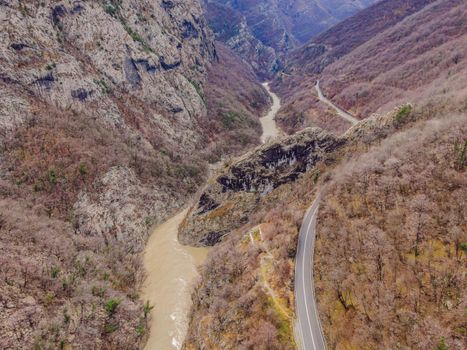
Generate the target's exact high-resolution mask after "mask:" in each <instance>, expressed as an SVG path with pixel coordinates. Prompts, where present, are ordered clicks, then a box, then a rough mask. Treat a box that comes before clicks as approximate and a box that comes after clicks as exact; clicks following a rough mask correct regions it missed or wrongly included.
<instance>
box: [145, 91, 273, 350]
mask: <svg viewBox="0 0 467 350" xmlns="http://www.w3.org/2000/svg"><path fill="white" fill-rule="evenodd" d="M263 86H264V88H265V89H266V91H267V92H268V94H269V96H270V100H271V108H270V110H269V111H268V112H267V113H266V115H264V116H263V117H261V118H260V121H261V125H262V134H261V138H260V139H261V141H262V142H263V143H264V142H267V141H272V140H274V139H275V138H277V137H278V136H279V135H280V134H281V131H280V130H279V128H278V127H277V126H276V123H275V119H274V118H275V115H276V113H277V111H278V110H279V109H280V106H281V104H280V99H279V97H278V96H277V95H276V94H274V93H273V92H272V91H271V90H270V88H269V85H268V83H263ZM218 166H221V165H218ZM214 171H215V170H214ZM187 213H188V210H183V211H182V212H180V213H179V214H177V215H175V216H174V217H172V218H170V219H169V220H167V221H166V222H164V223H163V224H161V225H158V226H157V227H156V228H155V229H154V231H153V232H152V234H151V236H150V238H149V240H148V243H147V245H146V248H145V251H144V255H143V259H144V268H145V272H146V278H145V282H144V284H143V288H142V291H141V299H142V301H143V302H144V303H147V302H149V305H150V306H153V308H152V310H151V318H150V333H149V339H148V342H147V344H146V348H145V349H147V350H150V349H157V350H180V349H181V347H182V344H183V340H184V338H185V334H186V332H187V328H188V323H189V315H188V314H189V312H190V308H191V299H190V294H191V292H192V286H193V282H194V280H195V279H196V278H197V276H198V273H197V266H199V265H200V264H202V263H203V262H204V261H205V259H206V256H207V254H208V251H209V248H203V247H199V248H193V247H190V246H186V245H182V244H180V242H179V241H178V230H179V226H180V224H181V223H182V221H183V220H184V219H185V217H186V215H187Z"/></svg>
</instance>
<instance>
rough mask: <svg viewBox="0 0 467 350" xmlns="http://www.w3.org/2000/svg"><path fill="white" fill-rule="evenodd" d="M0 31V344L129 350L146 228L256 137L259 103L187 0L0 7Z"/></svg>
mask: <svg viewBox="0 0 467 350" xmlns="http://www.w3.org/2000/svg"><path fill="white" fill-rule="evenodd" d="M0 22H1V23H2V32H1V34H0V37H1V40H0V61H1V62H2V65H1V67H0V95H1V98H0V237H1V238H0V250H1V251H2V254H1V257H0V260H1V266H0V278H1V280H2V282H3V281H4V282H5V283H2V284H1V285H0V347H1V348H2V349H3V348H11V349H16V348H41V349H51V348H68V347H73V348H86V349H92V348H99V349H137V348H141V347H142V345H143V344H144V341H145V336H146V334H147V331H148V330H147V322H146V318H145V313H144V308H143V303H142V302H141V301H140V300H138V288H139V285H140V283H141V282H142V277H143V276H142V269H141V260H140V257H139V253H140V252H141V250H142V248H143V247H144V245H145V243H146V240H147V237H148V235H149V231H150V228H151V226H152V224H153V223H157V222H160V221H162V220H164V219H165V218H167V217H168V216H169V215H171V214H173V213H174V212H175V211H177V210H179V209H180V207H181V206H183V205H184V204H185V203H186V202H187V201H188V200H189V199H190V196H191V195H192V194H193V193H194V192H195V191H196V190H197V188H198V186H199V185H200V184H201V183H202V182H203V180H204V177H205V176H206V174H207V167H208V162H209V161H216V160H217V159H219V158H220V157H221V156H222V155H224V154H225V153H230V154H232V153H236V152H239V150H241V149H243V148H244V147H247V146H249V145H251V144H257V143H259V133H260V130H259V128H258V122H257V117H258V116H259V115H260V114H261V113H262V111H263V110H264V109H265V108H266V106H267V105H268V104H269V98H268V95H267V93H266V92H265V91H264V90H263V89H262V87H261V86H260V85H259V84H258V83H256V82H255V81H254V79H253V78H252V76H254V74H253V73H252V72H251V71H250V70H248V69H245V68H244V67H243V66H242V65H241V64H240V63H239V62H240V60H239V59H238V58H237V57H236V56H235V55H233V54H231V53H229V52H226V51H225V50H222V52H221V57H219V56H218V55H217V53H216V49H215V46H214V42H213V39H212V36H211V34H210V32H209V30H208V29H207V26H206V24H205V20H204V18H203V14H202V11H201V7H200V4H199V3H198V2H197V1H192V0H190V1H183V2H173V1H166V0H161V1H130V0H122V1H114V0H109V1H93V2H81V1H74V2H67V1H42V2H34V1H21V2H17V1H7V2H5V1H4V2H1V3H0ZM227 58H228V60H227ZM232 65H234V67H235V69H234V70H229V69H227V66H232ZM219 72H221V73H219ZM224 80H228V81H230V82H232V83H233V84H236V85H239V86H242V88H243V90H242V91H241V93H240V92H238V91H229V92H228V93H227V94H226V95H216V94H212V93H211V91H216V89H221V90H224V87H223V85H222V84H224V83H225V82H224ZM225 96H228V98H229V104H228V105H227V106H226V108H227V109H221V108H219V107H218V105H219V104H221V103H222V102H223V101H222V100H223V99H224V98H225ZM228 113H232V114H233V115H234V116H237V115H238V116H241V118H239V119H240V120H239V121H237V120H234V122H235V123H236V124H235V125H236V130H231V128H230V127H229V126H228V125H227V126H226V125H224V123H223V120H224V119H225V118H226V116H225V115H226V114H227V115H230V114H228ZM234 119H235V118H234ZM228 121H229V122H230V121H231V120H230V119H228ZM252 126H254V128H252ZM227 139H228V140H229V142H230V143H231V144H232V147H231V148H230V149H227V148H225V147H224V145H223V144H224V141H225V140H227Z"/></svg>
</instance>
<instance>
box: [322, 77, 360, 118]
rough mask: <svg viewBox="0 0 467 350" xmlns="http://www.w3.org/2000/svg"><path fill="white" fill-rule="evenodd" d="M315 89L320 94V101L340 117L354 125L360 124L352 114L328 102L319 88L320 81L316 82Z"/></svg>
mask: <svg viewBox="0 0 467 350" xmlns="http://www.w3.org/2000/svg"><path fill="white" fill-rule="evenodd" d="M315 89H316V92H317V93H318V98H319V100H320V101H321V102H324V103H326V104H327V105H328V106H330V107H332V108H334V110H335V111H336V112H337V115H338V116H339V117H341V118H343V119H345V120H347V121H348V122H350V123H352V124H357V123H358V121H359V120H358V119H357V118H355V117H354V116H353V115H351V114H350V113H348V112H346V111H344V110H343V109H342V108H339V107H337V106H336V105H335V104H334V103H332V102H331V101H330V100H328V99H327V98H326V96H324V94H323V92H322V91H321V88H320V87H319V80H317V81H316V85H315Z"/></svg>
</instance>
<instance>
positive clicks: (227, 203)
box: [179, 128, 345, 246]
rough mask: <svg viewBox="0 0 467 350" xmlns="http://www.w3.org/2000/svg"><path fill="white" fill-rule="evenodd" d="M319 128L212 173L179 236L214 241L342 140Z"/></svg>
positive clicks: (199, 243)
mask: <svg viewBox="0 0 467 350" xmlns="http://www.w3.org/2000/svg"><path fill="white" fill-rule="evenodd" d="M344 143H345V139H343V138H342V139H341V138H337V137H335V136H333V135H332V134H329V133H327V132H325V131H323V130H321V129H319V128H308V129H304V130H303V131H301V132H299V133H297V134H295V135H293V136H289V137H286V138H283V139H282V140H280V141H278V142H275V143H271V144H266V145H263V146H260V147H258V148H257V149H255V150H253V151H251V152H249V153H247V154H245V155H244V156H242V157H241V158H238V159H237V160H235V161H234V162H233V163H232V164H230V165H229V166H228V167H226V168H225V169H223V170H222V171H221V172H220V173H219V174H217V175H216V176H215V177H214V178H212V179H211V181H210V182H209V184H208V186H207V187H206V189H205V190H204V191H203V193H202V194H201V196H200V197H199V200H198V203H197V205H196V206H195V207H193V208H192V209H191V211H190V213H189V215H188V217H187V219H186V220H185V222H184V224H183V225H182V226H181V228H180V232H179V239H180V241H181V242H183V243H185V244H189V245H194V246H203V245H214V244H216V243H218V242H219V241H221V240H222V238H223V236H224V235H226V234H227V233H229V232H230V231H232V230H234V229H236V228H238V227H240V226H241V225H242V224H243V223H245V222H246V221H247V218H248V215H249V214H250V213H251V211H252V210H253V209H254V207H255V204H256V202H257V200H258V198H259V196H262V195H265V194H266V193H268V192H270V191H272V190H273V189H275V188H277V187H279V186H281V185H283V184H286V183H289V182H292V181H295V180H296V179H297V178H298V177H299V176H301V175H302V174H303V173H304V172H306V171H307V170H309V169H310V168H312V167H313V166H314V165H316V164H317V163H318V162H320V161H325V160H326V159H327V158H328V156H329V154H330V153H332V152H333V151H335V150H336V149H338V148H339V147H341V146H342V145H344Z"/></svg>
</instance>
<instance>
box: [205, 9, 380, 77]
mask: <svg viewBox="0 0 467 350" xmlns="http://www.w3.org/2000/svg"><path fill="white" fill-rule="evenodd" d="M374 2H375V1H374V0H364V1H346V0H334V1H305V0H287V1H277V0H262V1H251V0H242V1H229V0H205V3H206V13H207V20H208V23H209V25H210V27H211V28H212V29H213V31H214V32H215V34H216V36H217V38H218V40H221V41H223V42H224V43H226V44H227V45H228V46H229V47H230V48H232V49H233V50H234V51H235V52H237V53H238V54H240V56H241V57H242V58H244V59H245V61H246V62H248V63H250V64H252V66H253V68H254V69H255V71H256V72H257V73H258V75H259V76H260V77H263V78H270V77H271V74H272V73H273V72H275V71H276V70H277V69H279V68H280V65H281V64H282V61H283V59H284V58H285V55H286V54H287V53H288V52H289V51H290V50H292V49H293V48H296V47H298V46H299V45H301V44H303V43H305V42H306V41H307V40H309V39H310V38H312V37H313V36H315V35H317V34H319V33H320V32H322V31H323V30H325V29H327V28H329V27H331V26H332V25H334V24H336V23H338V22H339V21H341V20H343V19H345V18H346V17H348V16H350V15H352V14H354V13H356V12H357V11H359V10H361V9H363V8H365V7H367V6H369V5H371V4H372V3H374ZM225 18H228V21H225Z"/></svg>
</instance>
